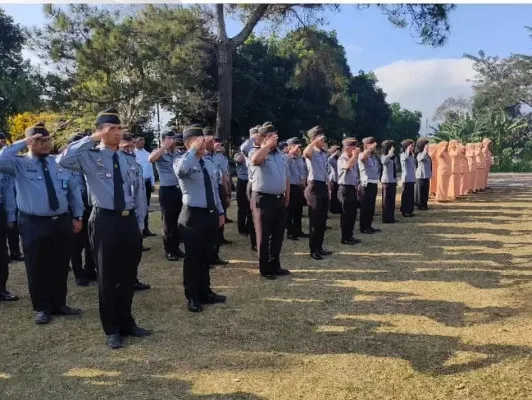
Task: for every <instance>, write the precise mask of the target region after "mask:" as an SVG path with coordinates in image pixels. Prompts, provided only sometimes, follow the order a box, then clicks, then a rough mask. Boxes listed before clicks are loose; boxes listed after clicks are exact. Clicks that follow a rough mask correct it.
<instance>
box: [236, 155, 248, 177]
mask: <svg viewBox="0 0 532 400" xmlns="http://www.w3.org/2000/svg"><path fill="white" fill-rule="evenodd" d="M241 155H242V156H243V157H244V160H243V161H238V158H240V156H241ZM235 162H236V175H237V178H238V179H240V180H242V181H247V180H248V165H247V163H246V156H245V155H244V153H243V152H242V151H239V152H237V153H236V154H235Z"/></svg>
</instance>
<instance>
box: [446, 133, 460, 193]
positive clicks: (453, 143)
mask: <svg viewBox="0 0 532 400" xmlns="http://www.w3.org/2000/svg"><path fill="white" fill-rule="evenodd" d="M449 158H450V160H451V179H450V180H449V196H448V197H449V198H451V199H456V198H457V197H460V175H461V174H462V164H461V162H460V143H458V140H450V141H449Z"/></svg>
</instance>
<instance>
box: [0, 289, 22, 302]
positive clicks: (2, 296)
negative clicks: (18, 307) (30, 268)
mask: <svg viewBox="0 0 532 400" xmlns="http://www.w3.org/2000/svg"><path fill="white" fill-rule="evenodd" d="M18 299H19V298H18V296H15V295H14V294H12V293H10V292H8V291H7V290H4V291H3V292H0V301H17V300H18Z"/></svg>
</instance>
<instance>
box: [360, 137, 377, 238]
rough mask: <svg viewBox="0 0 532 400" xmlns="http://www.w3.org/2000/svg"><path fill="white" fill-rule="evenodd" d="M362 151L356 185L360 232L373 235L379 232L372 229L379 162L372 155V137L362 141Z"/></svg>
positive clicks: (373, 148) (375, 142)
mask: <svg viewBox="0 0 532 400" xmlns="http://www.w3.org/2000/svg"><path fill="white" fill-rule="evenodd" d="M362 144H363V146H364V150H363V151H362V152H361V153H360V155H359V156H358V171H359V173H360V185H358V198H359V201H360V232H361V233H365V234H373V233H376V232H380V229H376V228H374V227H373V226H372V225H373V217H374V216H375V202H376V200H377V190H378V184H379V161H378V160H377V158H376V157H375V155H374V154H373V153H374V152H375V149H376V148H377V141H376V140H375V138H374V137H366V138H364V139H362Z"/></svg>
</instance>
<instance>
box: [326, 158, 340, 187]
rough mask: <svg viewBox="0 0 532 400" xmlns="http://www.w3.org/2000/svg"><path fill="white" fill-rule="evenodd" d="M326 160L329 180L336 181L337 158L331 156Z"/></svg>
mask: <svg viewBox="0 0 532 400" xmlns="http://www.w3.org/2000/svg"><path fill="white" fill-rule="evenodd" d="M327 162H328V164H329V181H331V182H338V158H337V157H335V156H331V157H329V159H328V160H327Z"/></svg>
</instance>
